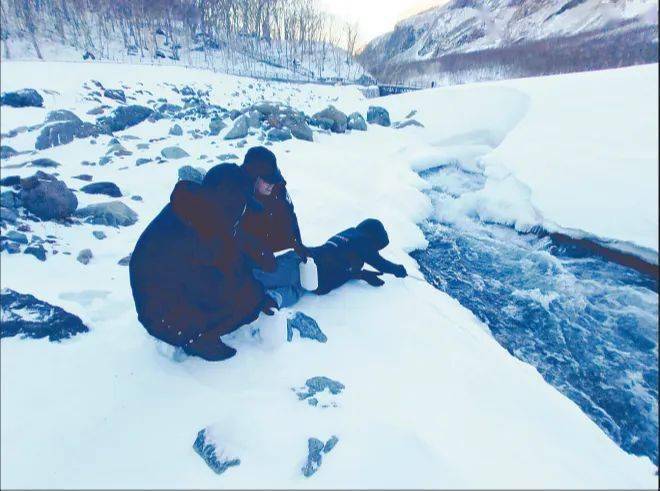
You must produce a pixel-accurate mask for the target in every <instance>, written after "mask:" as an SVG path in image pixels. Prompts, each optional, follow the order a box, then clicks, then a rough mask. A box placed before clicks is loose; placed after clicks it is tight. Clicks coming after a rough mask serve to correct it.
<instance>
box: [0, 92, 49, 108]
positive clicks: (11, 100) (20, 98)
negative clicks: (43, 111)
mask: <svg viewBox="0 0 660 491" xmlns="http://www.w3.org/2000/svg"><path fill="white" fill-rule="evenodd" d="M0 105H2V106H11V107H43V105H44V98H43V97H41V96H40V95H39V92H37V91H36V90H34V89H21V90H17V91H16V92H5V93H4V94H2V96H0Z"/></svg>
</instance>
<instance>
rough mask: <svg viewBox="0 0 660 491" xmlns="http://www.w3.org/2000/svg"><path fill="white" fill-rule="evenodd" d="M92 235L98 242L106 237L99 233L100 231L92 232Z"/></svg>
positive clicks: (103, 233) (101, 232)
mask: <svg viewBox="0 0 660 491" xmlns="http://www.w3.org/2000/svg"><path fill="white" fill-rule="evenodd" d="M92 235H93V236H94V237H96V238H97V239H98V240H103V239H105V238H106V237H107V236H106V235H105V232H103V231H101V230H94V231H93V232H92Z"/></svg>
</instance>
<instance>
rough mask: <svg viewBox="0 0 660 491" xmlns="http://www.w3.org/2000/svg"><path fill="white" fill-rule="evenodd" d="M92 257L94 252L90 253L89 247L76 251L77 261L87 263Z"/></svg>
mask: <svg viewBox="0 0 660 491" xmlns="http://www.w3.org/2000/svg"><path fill="white" fill-rule="evenodd" d="M93 257H94V254H92V250H91V249H83V250H82V251H80V252H79V253H78V257H77V258H76V260H77V261H78V262H79V263H82V264H85V265H87V264H89V262H90V261H91V260H92V258H93Z"/></svg>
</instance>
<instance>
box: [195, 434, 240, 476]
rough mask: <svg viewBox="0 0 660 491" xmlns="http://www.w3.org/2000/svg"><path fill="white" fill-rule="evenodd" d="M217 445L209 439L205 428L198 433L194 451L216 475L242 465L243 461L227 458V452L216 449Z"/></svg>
mask: <svg viewBox="0 0 660 491" xmlns="http://www.w3.org/2000/svg"><path fill="white" fill-rule="evenodd" d="M216 444H217V443H216V442H213V441H211V440H210V439H209V438H208V432H207V430H206V428H205V429H203V430H200V432H199V433H197V438H196V439H195V442H194V443H193V449H194V450H195V452H197V454H198V455H199V456H200V457H201V458H202V459H203V460H204V462H206V465H208V466H209V467H210V468H211V470H212V471H213V472H215V473H216V474H222V473H224V472H225V471H226V470H227V469H229V468H230V467H234V466H237V465H240V463H241V459H239V458H235V457H227V456H226V455H225V452H223V451H222V450H219V449H218V448H217V447H216Z"/></svg>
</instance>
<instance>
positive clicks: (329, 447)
mask: <svg viewBox="0 0 660 491" xmlns="http://www.w3.org/2000/svg"><path fill="white" fill-rule="evenodd" d="M338 442H339V438H337V437H336V436H335V435H332V436H331V437H330V438H329V439H328V441H327V442H325V445H324V446H323V453H328V452H329V451H330V450H332V449H333V448H335V445H337V443H338Z"/></svg>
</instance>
